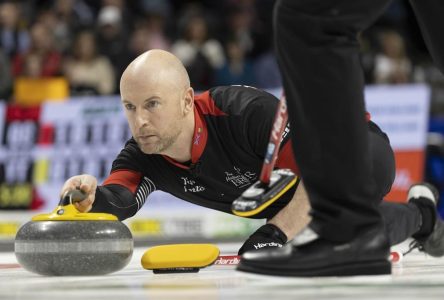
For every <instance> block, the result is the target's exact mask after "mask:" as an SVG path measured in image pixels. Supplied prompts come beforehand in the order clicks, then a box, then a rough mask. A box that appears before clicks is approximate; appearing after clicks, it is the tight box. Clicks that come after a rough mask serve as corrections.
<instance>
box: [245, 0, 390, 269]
mask: <svg viewBox="0 0 444 300" xmlns="http://www.w3.org/2000/svg"><path fill="white" fill-rule="evenodd" d="M388 3H389V1H388V0H374V1H354V0H281V1H278V2H277V3H276V5H275V15H274V28H275V40H276V41H275V42H276V52H277V58H278V63H279V66H280V68H281V72H282V75H283V83H284V91H285V94H286V98H287V103H288V110H289V118H290V124H291V128H292V130H291V134H292V142H293V149H294V151H295V157H296V161H297V163H298V165H299V168H300V171H301V175H302V178H304V182H305V187H306V189H307V192H308V195H309V198H310V204H311V207H312V213H311V215H312V218H313V219H312V222H311V223H310V225H309V227H306V228H305V229H304V230H303V231H302V232H301V233H300V234H298V235H297V236H296V237H295V238H294V239H293V241H292V243H291V247H290V246H288V247H283V248H279V249H276V250H273V251H263V252H261V253H259V252H256V253H248V252H247V253H245V254H244V255H243V256H242V260H241V263H240V264H239V266H238V270H241V271H247V272H255V273H263V274H271V275H287V276H331V275H334V276H339V275H371V274H389V273H390V272H391V265H390V263H389V262H388V261H387V258H388V254H389V250H390V249H389V244H388V238H387V237H386V235H385V232H384V229H383V222H382V217H381V214H380V213H379V210H378V204H379V203H380V201H381V200H382V199H381V198H380V194H379V191H378V186H377V184H376V181H375V180H374V178H373V176H372V173H373V170H372V155H371V153H370V148H369V139H368V131H367V124H366V120H365V105H364V96H363V89H364V81H363V75H362V68H361V65H360V60H359V43H358V41H357V35H358V33H359V32H360V31H361V30H363V29H365V28H366V27H367V26H368V25H370V24H371V23H372V22H373V21H374V20H375V19H376V18H377V17H378V16H379V14H380V13H381V12H382V11H383V10H384V8H385V6H386V5H387V4H388Z"/></svg>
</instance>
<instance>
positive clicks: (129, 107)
mask: <svg viewBox="0 0 444 300" xmlns="http://www.w3.org/2000/svg"><path fill="white" fill-rule="evenodd" d="M125 108H126V109H127V110H134V108H135V107H134V105H132V104H129V103H127V104H125Z"/></svg>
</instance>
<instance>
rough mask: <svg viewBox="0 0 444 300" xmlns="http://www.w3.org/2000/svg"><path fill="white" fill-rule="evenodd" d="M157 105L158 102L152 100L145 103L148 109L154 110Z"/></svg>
mask: <svg viewBox="0 0 444 300" xmlns="http://www.w3.org/2000/svg"><path fill="white" fill-rule="evenodd" d="M158 105H159V101H156V100H153V101H149V102H148V103H147V106H148V108H156V107H157V106H158Z"/></svg>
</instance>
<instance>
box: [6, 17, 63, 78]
mask: <svg viewBox="0 0 444 300" xmlns="http://www.w3.org/2000/svg"><path fill="white" fill-rule="evenodd" d="M61 59H62V57H61V55H60V53H59V52H58V51H57V50H55V48H54V36H53V35H52V32H51V30H50V29H49V28H48V27H46V26H45V25H43V24H41V23H35V24H34V25H33V26H32V28H31V46H30V48H29V50H28V51H27V52H26V53H25V54H17V55H16V56H15V57H14V60H13V70H12V73H13V75H14V77H16V76H20V75H27V74H28V75H32V76H37V77H49V76H58V75H60V71H61ZM31 70H32V71H31ZM29 71H31V73H29ZM36 72H37V73H36Z"/></svg>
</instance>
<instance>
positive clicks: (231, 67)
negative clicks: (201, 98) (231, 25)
mask: <svg viewBox="0 0 444 300" xmlns="http://www.w3.org/2000/svg"><path fill="white" fill-rule="evenodd" d="M225 48H226V56H227V61H226V63H225V64H224V65H223V66H222V67H221V68H219V69H217V71H216V76H215V81H214V84H215V85H233V84H242V85H250V86H255V85H256V81H255V77H254V72H253V65H252V63H251V62H250V61H249V60H248V59H247V58H245V50H244V48H243V47H242V46H241V44H240V42H239V41H238V40H236V39H231V40H228V41H227V43H226V44H225Z"/></svg>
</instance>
